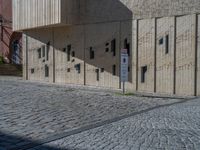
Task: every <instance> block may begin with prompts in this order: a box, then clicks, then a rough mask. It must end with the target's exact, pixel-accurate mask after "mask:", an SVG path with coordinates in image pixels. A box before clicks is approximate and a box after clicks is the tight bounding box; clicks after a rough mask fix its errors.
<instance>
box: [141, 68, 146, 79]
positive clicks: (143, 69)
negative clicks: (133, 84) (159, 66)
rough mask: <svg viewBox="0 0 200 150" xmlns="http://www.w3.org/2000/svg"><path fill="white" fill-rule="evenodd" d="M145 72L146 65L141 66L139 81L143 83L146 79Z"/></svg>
mask: <svg viewBox="0 0 200 150" xmlns="http://www.w3.org/2000/svg"><path fill="white" fill-rule="evenodd" d="M146 72H147V66H143V67H141V83H145V81H146Z"/></svg>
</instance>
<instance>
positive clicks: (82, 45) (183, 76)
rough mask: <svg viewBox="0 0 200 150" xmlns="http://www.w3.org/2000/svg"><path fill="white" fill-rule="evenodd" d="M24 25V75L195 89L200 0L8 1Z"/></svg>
mask: <svg viewBox="0 0 200 150" xmlns="http://www.w3.org/2000/svg"><path fill="white" fill-rule="evenodd" d="M13 2H14V3H13V10H14V18H13V22H14V24H13V27H14V30H15V31H23V52H24V53H23V54H24V55H23V58H24V61H23V65H24V78H25V79H28V80H38V81H46V82H58V83H64V84H66V83H73V84H83V85H93V86H103V87H110V88H121V82H120V50H121V49H123V48H126V49H128V55H129V67H128V70H129V81H128V82H127V84H126V88H127V89H128V90H129V91H132V92H134V91H138V92H145V93H160V94H169V95H173V94H176V95H200V40H199V35H200V31H199V29H200V19H199V18H200V15H199V14H198V13H200V3H199V2H198V1H196V0H178V1H174V0H140V1H138V0H13Z"/></svg>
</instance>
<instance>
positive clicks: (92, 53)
mask: <svg viewBox="0 0 200 150" xmlns="http://www.w3.org/2000/svg"><path fill="white" fill-rule="evenodd" d="M90 59H94V50H93V49H92V47H90Z"/></svg>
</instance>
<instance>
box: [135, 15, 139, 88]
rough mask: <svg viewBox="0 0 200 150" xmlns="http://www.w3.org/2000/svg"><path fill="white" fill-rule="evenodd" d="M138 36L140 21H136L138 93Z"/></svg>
mask: <svg viewBox="0 0 200 150" xmlns="http://www.w3.org/2000/svg"><path fill="white" fill-rule="evenodd" d="M138 35H139V20H138V19H137V20H136V91H138V70H139V69H138V47H139V46H138Z"/></svg>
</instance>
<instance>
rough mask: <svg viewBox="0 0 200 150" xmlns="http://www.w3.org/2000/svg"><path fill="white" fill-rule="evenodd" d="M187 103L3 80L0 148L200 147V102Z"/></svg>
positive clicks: (83, 88) (0, 103) (0, 95)
mask: <svg viewBox="0 0 200 150" xmlns="http://www.w3.org/2000/svg"><path fill="white" fill-rule="evenodd" d="M183 102H184V101H183V100H178V99H162V98H144V97H136V96H129V97H128V96H120V95H116V94H115V92H113V91H109V90H107V91H105V90H102V89H91V88H89V87H74V86H58V85H50V84H41V83H31V82H23V81H20V80H15V81H14V80H7V79H6V80H5V79H4V78H3V79H2V78H0V150H1V149H16V150H18V149H20V148H21V149H28V148H31V147H35V146H37V145H39V144H42V143H47V144H46V145H42V146H40V147H38V148H34V149H37V150H43V149H48V150H50V149H52V150H59V149H69V150H71V149H78V150H90V149H103V148H104V149H147V148H149V149H196V148H197V149H200V145H199V141H200V139H199V136H200V130H199V129H200V117H199V116H200V115H199V114H200V109H199V108H200V101H198V100H191V101H189V102H184V103H183ZM58 139H60V140H58ZM32 150H33V149H32Z"/></svg>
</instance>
